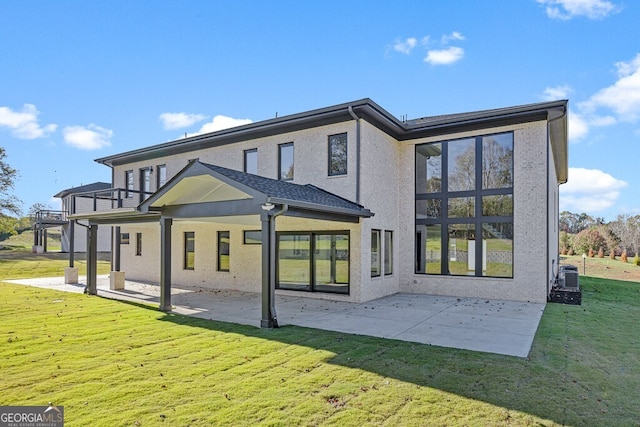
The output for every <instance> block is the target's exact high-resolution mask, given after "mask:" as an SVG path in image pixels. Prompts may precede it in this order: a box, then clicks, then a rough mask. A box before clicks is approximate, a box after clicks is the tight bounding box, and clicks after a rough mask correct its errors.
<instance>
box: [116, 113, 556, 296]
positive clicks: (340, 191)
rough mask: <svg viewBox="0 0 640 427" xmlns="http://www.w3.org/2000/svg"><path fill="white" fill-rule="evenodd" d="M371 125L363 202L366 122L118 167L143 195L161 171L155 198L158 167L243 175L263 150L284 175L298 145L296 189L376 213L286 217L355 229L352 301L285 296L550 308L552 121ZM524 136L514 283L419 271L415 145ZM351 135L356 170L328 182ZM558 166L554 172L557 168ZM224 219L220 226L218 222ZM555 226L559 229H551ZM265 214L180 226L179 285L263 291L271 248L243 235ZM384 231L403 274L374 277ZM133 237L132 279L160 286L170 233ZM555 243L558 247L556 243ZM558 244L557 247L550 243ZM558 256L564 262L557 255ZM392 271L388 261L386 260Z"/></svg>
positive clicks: (152, 229)
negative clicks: (402, 297)
mask: <svg viewBox="0 0 640 427" xmlns="http://www.w3.org/2000/svg"><path fill="white" fill-rule="evenodd" d="M360 123H361V129H360V132H361V146H360V162H361V171H360V199H359V200H358V194H357V191H356V158H357V145H356V122H355V121H348V122H343V123H339V124H335V125H330V126H320V127H316V128H311V129H307V130H305V131H299V132H291V133H288V134H285V135H279V136H273V137H267V138H259V139H254V140H250V141H244V142H239V143H235V144H231V145H226V146H220V147H215V148H210V149H207V150H200V151H193V152H190V153H186V154H181V155H177V156H173V157H170V158H169V157H163V158H157V159H153V160H150V161H147V162H138V163H132V164H127V165H120V166H116V167H115V168H114V187H124V186H125V183H124V177H125V171H126V170H133V171H134V183H135V188H136V189H137V188H138V186H139V171H140V169H142V168H147V167H152V168H153V170H154V175H153V176H152V185H151V189H152V191H155V190H156V187H155V185H156V184H155V182H156V177H155V173H156V166H157V165H166V167H167V179H171V177H173V176H174V175H175V174H177V173H178V172H179V171H180V170H181V169H182V168H184V167H185V166H186V165H187V163H188V161H189V160H191V159H195V158H198V159H199V160H200V161H202V162H204V163H212V164H216V165H219V166H223V167H227V168H231V169H236V170H242V168H243V152H244V150H247V149H253V148H257V149H258V150H257V152H258V174H259V175H262V176H265V177H269V178H274V179H275V178H277V175H278V145H279V144H283V143H289V142H293V143H294V165H295V170H294V180H293V182H294V183H297V184H307V183H311V184H313V185H316V186H318V187H320V188H322V189H324V190H327V191H330V192H332V193H334V194H337V195H339V196H342V197H344V198H346V199H348V200H351V201H358V202H359V203H360V204H361V205H363V206H364V207H366V208H367V209H369V210H370V211H371V212H373V213H374V214H375V215H374V216H373V217H372V218H365V219H361V220H360V223H359V224H350V223H349V224H347V223H337V222H328V221H312V220H305V219H299V218H292V217H286V216H282V217H278V219H277V222H276V224H277V229H278V230H287V231H293V230H299V231H320V230H347V231H349V233H350V294H349V295H348V296H345V295H335V294H322V293H308V292H295V291H284V290H280V291H278V293H280V294H285V295H286V294H291V295H298V296H300V295H302V296H306V297H312V298H328V299H334V300H346V301H354V302H362V301H367V300H371V299H375V298H378V297H382V296H385V295H390V294H393V293H396V292H413V293H425V294H433V295H454V296H460V297H474V298H491V299H507V300H516V301H534V302H545V301H546V297H547V287H548V281H549V278H550V277H551V274H552V273H551V270H552V266H551V265H550V264H551V262H552V261H548V259H555V260H556V261H555V263H556V264H555V265H556V266H557V224H556V225H555V228H554V226H553V222H554V221H555V219H552V222H551V223H548V218H549V217H551V218H557V185H556V175H555V171H554V169H553V166H552V165H553V159H552V158H551V150H548V138H547V125H546V121H541V122H534V123H527V124H519V125H516V126H503V127H497V128H491V129H485V130H482V131H475V132H466V133H456V134H450V135H446V136H444V137H433V138H422V139H416V140H412V141H404V142H398V141H396V140H395V139H393V138H392V137H390V136H388V135H387V134H385V133H383V132H382V131H380V130H379V129H378V128H376V127H374V126H372V125H370V124H369V123H367V122H366V121H364V120H361V121H360ZM509 131H513V132H514V194H513V198H514V217H513V221H514V236H513V251H514V257H513V278H488V277H487V278H484V277H460V276H458V277H455V276H439V275H423V274H415V273H414V271H415V270H414V269H415V259H414V258H415V255H414V254H415V247H414V245H415V145H416V144H422V143H426V142H437V141H443V140H450V139H457V138H464V137H470V136H478V135H485V134H491V133H500V132H509ZM343 132H346V133H347V141H348V142H347V146H348V173H347V174H346V175H344V176H337V177H330V176H329V175H328V136H329V135H333V134H338V133H343ZM550 165H551V166H550ZM212 221H215V219H212ZM549 224H550V225H549ZM259 229H260V223H259V220H258V218H257V216H256V218H255V222H254V223H252V224H244V225H243V224H220V223H213V222H209V223H208V222H187V221H175V222H174V225H173V232H172V243H173V247H174V248H175V249H174V251H173V256H172V283H173V285H174V286H180V285H198V286H204V287H210V288H213V289H232V290H239V291H251V292H259V291H260V287H261V247H260V245H245V244H243V242H242V239H243V230H259ZM374 229H375V230H381V237H382V241H381V253H380V255H381V257H382V258H383V256H384V245H385V242H384V237H385V234H384V231H385V230H389V231H392V232H393V255H394V256H393V273H392V274H390V275H386V274H384V273H385V272H384V271H382V274H381V275H380V276H379V277H371V230H374ZM219 230H223V231H229V232H230V253H231V261H230V271H229V272H219V271H217V265H216V262H217V259H216V258H217V256H216V254H217V247H216V244H217V233H216V232H217V231H219ZM121 231H122V232H123V233H130V244H129V245H123V246H122V248H121V253H122V261H121V266H122V268H121V269H122V270H123V271H125V273H126V277H127V278H129V279H137V280H148V281H152V282H158V281H159V278H160V265H159V262H160V228H159V226H158V225H157V224H149V225H141V226H122V230H121ZM186 231H193V232H194V233H195V245H196V254H195V270H193V271H189V270H185V269H184V268H183V267H184V266H183V248H184V232H186ZM137 232H141V233H142V234H143V237H142V239H143V240H142V241H143V243H142V245H143V250H142V255H141V256H136V255H135V233H137ZM554 239H555V240H554ZM550 242H551V243H550ZM554 257H555V258H554ZM381 264H382V265H384V262H382V263H381Z"/></svg>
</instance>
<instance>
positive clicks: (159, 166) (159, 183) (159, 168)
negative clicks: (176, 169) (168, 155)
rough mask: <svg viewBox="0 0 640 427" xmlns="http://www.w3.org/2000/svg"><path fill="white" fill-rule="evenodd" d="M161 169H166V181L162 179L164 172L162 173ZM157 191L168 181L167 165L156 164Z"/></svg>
mask: <svg viewBox="0 0 640 427" xmlns="http://www.w3.org/2000/svg"><path fill="white" fill-rule="evenodd" d="M161 170H164V182H163V181H162V173H160V171H161ZM156 174H157V175H156V191H157V190H159V189H160V188H162V186H163V185H165V184H166V183H167V181H168V179H167V165H166V164H164V165H158V166H156Z"/></svg>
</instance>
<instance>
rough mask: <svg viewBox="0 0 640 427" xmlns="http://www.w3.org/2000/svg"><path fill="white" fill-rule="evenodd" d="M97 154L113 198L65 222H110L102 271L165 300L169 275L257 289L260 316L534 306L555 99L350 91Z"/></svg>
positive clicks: (545, 255)
mask: <svg viewBox="0 0 640 427" xmlns="http://www.w3.org/2000/svg"><path fill="white" fill-rule="evenodd" d="M97 162H98V163H101V164H104V165H106V166H108V167H110V168H111V169H112V183H113V189H112V194H113V200H114V203H115V205H114V206H115V207H114V209H109V210H96V211H95V212H84V213H74V215H72V218H74V219H83V220H87V221H88V222H89V224H90V228H89V230H90V235H92V236H96V237H94V240H97V229H98V228H99V227H103V226H115V227H117V228H116V230H117V231H116V232H115V233H114V234H115V236H116V238H115V239H114V247H113V253H114V263H113V264H114V270H117V271H121V272H124V274H126V277H127V278H130V279H135V280H146V281H153V282H159V283H160V285H161V291H162V296H161V308H162V309H165V310H170V308H171V286H172V284H174V285H178V284H182V285H197V286H206V287H211V288H215V289H232V290H241V291H254V292H262V295H263V300H262V301H263V307H262V313H263V314H262V325H263V326H272V325H273V324H274V319H273V317H274V313H275V310H274V309H273V295H274V292H278V293H280V294H294V295H304V296H308V297H314V298H326V299H335V300H344V301H353V302H362V301H367V300H371V299H374V298H378V297H382V296H385V295H390V294H393V293H397V292H411V293H426V294H435V295H455V296H460V297H475V298H494V299H504V300H516V301H533V302H545V301H546V300H547V296H548V295H549V291H550V286H551V283H552V281H553V279H554V277H555V274H556V270H557V265H558V226H557V224H558V186H559V184H562V183H564V182H566V181H567V169H568V168H567V101H554V102H545V103H539V104H531V105H523V106H516V107H508V108H499V109H495V110H486V111H476V112H471V113H461V114H451V115H444V116H436V117H425V118H421V119H417V120H409V121H400V120H398V119H397V118H395V117H394V116H392V115H391V114H390V113H388V112H387V111H385V110H384V109H382V108H381V107H380V106H379V105H377V104H376V103H374V102H373V101H371V100H370V99H363V100H359V101H354V102H349V103H345V104H340V105H335V106H331V107H327V108H322V109H318V110H313V111H308V112H303V113H299V114H294V115H289V116H283V117H278V118H274V119H271V120H265V121H261V122H256V123H251V124H247V125H243V126H239V127H235V128H231V129H225V130H221V131H217V132H213V133H208V134H204V135H198V136H194V137H188V138H183V139H179V140H175V141H171V142H168V143H163V144H158V145H154V146H150V147H146V148H141V149H137V150H133V151H128V152H124V153H119V154H114V155H111V156H108V157H103V158H100V159H97ZM123 236H126V244H125V242H124V239H123ZM89 276H90V277H89V289H90V291H91V290H92V289H93V291H94V292H95V269H94V270H93V273H91V272H90V274H89ZM92 276H93V278H92Z"/></svg>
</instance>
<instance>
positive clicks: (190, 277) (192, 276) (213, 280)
mask: <svg viewBox="0 0 640 427" xmlns="http://www.w3.org/2000/svg"><path fill="white" fill-rule="evenodd" d="M255 221H256V222H255V223H254V224H221V223H210V222H193V221H175V222H174V223H173V227H172V230H171V231H172V232H171V241H172V246H173V248H174V250H173V252H172V260H171V269H172V280H171V281H172V286H174V287H180V286H183V285H184V286H201V287H204V288H211V289H227V290H236V291H245V292H260V290H261V285H262V276H261V274H262V264H261V263H262V246H261V245H255V244H244V243H243V234H244V233H243V231H244V230H260V224H259V218H258V217H257V216H256V218H255ZM359 228H360V227H359V225H358V224H352V223H341V222H324V221H323V222H320V221H313V220H308V219H300V218H291V217H278V218H277V219H276V230H287V231H335V230H339V231H348V232H349V234H350V242H349V243H350V253H351V262H350V281H351V288H350V295H348V296H346V295H339V296H338V295H333V294H331V295H329V294H323V293H302V295H305V296H310V297H314V298H327V297H329V298H330V299H341V300H345V301H359V295H360V287H359V284H358V282H359V277H358V276H359V273H360V270H359V268H360V263H359V262H358V260H359V259H360V251H359V247H360V241H359V236H360V234H359ZM218 231H229V238H230V246H229V253H230V260H229V271H218V265H217V253H218V252H217V251H218V248H217V232H218ZM121 232H122V233H129V235H130V243H129V244H128V245H121V271H124V272H125V277H126V278H127V279H130V280H140V281H149V282H152V283H158V282H159V281H160V227H159V225H157V224H146V225H142V226H126V227H125V226H122V227H121ZM185 232H194V235H195V267H194V269H193V270H185V269H184V259H183V254H184V233H185ZM136 233H142V255H139V256H138V255H136V253H135V251H136V241H135V240H136ZM278 293H282V294H285V295H286V294H290V295H297V296H300V295H301V293H300V292H293V291H284V290H283V291H280V290H279V291H278ZM336 297H337V298H336Z"/></svg>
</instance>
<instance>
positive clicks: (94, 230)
mask: <svg viewBox="0 0 640 427" xmlns="http://www.w3.org/2000/svg"><path fill="white" fill-rule="evenodd" d="M86 292H87V293H88V294H90V295H97V294H98V224H90V225H89V227H88V228H87V290H86Z"/></svg>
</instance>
